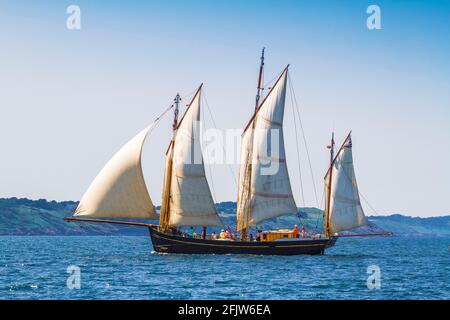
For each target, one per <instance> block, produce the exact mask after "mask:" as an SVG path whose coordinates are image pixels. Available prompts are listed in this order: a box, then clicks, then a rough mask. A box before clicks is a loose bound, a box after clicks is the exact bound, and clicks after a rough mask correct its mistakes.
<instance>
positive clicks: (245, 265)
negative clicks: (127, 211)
mask: <svg viewBox="0 0 450 320" xmlns="http://www.w3.org/2000/svg"><path fill="white" fill-rule="evenodd" d="M0 299H450V238H438V237H436V238H421V237H408V238H406V237H385V238H381V237H380V238H341V239H339V240H338V242H337V244H336V246H335V247H333V248H330V249H328V250H327V251H326V253H325V255H318V256H308V255H300V256H289V257H284V256H256V255H175V254H157V253H155V252H153V249H152V247H151V242H150V239H149V238H148V237H127V236H122V237H114V236H92V237H88V236H84V237H75V236H32V237H27V236H3V237H0Z"/></svg>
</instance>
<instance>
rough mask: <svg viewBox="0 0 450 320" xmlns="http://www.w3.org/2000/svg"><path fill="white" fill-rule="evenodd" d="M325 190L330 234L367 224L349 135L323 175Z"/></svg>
mask: <svg viewBox="0 0 450 320" xmlns="http://www.w3.org/2000/svg"><path fill="white" fill-rule="evenodd" d="M330 174H331V177H330ZM330 180H331V186H330ZM325 192H326V199H329V201H327V207H326V212H328V221H327V222H328V230H329V232H330V233H331V234H334V233H336V232H339V231H343V230H348V229H351V228H355V227H359V226H363V225H366V224H367V218H366V216H365V215H364V211H363V208H362V206H361V202H360V199H359V192H358V186H357V184H356V178H355V170H354V168H353V155H352V143H351V137H350V135H349V136H348V138H347V139H346V141H345V142H344V144H343V146H342V148H341V149H340V151H339V152H338V154H337V156H336V158H335V160H334V161H333V163H332V165H331V167H330V170H328V172H327V174H326V176H325ZM329 193H330V194H329Z"/></svg>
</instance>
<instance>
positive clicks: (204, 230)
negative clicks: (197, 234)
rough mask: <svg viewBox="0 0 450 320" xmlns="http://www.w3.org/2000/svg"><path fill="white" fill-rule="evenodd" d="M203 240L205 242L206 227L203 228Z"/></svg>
mask: <svg viewBox="0 0 450 320" xmlns="http://www.w3.org/2000/svg"><path fill="white" fill-rule="evenodd" d="M201 238H202V239H203V240H205V239H206V227H203V228H202V233H201Z"/></svg>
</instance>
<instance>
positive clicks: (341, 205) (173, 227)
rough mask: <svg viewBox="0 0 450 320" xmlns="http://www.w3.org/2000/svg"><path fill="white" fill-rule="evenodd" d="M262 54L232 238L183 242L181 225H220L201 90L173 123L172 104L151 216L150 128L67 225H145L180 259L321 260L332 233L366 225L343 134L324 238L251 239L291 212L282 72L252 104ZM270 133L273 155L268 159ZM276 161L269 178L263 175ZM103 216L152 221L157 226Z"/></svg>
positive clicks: (107, 170)
mask: <svg viewBox="0 0 450 320" xmlns="http://www.w3.org/2000/svg"><path fill="white" fill-rule="evenodd" d="M263 66H264V51H263V55H262V57H261V66H260V76H259V81H258V94H257V97H256V108H255V110H254V113H253V115H252V117H251V119H250V120H249V122H248V124H247V126H246V127H245V129H244V132H243V134H242V143H241V163H240V170H239V179H238V199H237V214H236V230H237V231H238V232H239V234H240V237H238V238H235V239H220V240H219V239H211V238H210V237H209V236H206V235H205V236H204V237H203V238H196V237H186V236H184V235H182V234H181V233H179V232H177V228H179V227H182V226H202V227H204V228H206V227H207V226H221V225H222V222H221V219H220V217H219V215H218V213H217V211H216V208H215V204H214V201H213V197H212V195H211V191H210V188H209V185H208V181H207V179H206V175H205V168H204V164H203V157H202V151H201V147H200V134H199V133H200V127H199V121H200V108H201V94H202V85H200V87H199V88H198V90H197V92H196V93H195V94H194V97H193V98H192V100H191V101H190V103H189V104H188V105H187V108H186V110H185V112H184V114H183V116H182V117H181V119H180V120H179V119H178V112H179V102H180V96H179V95H178V94H177V96H176V98H175V100H174V104H173V107H174V121H173V126H172V127H173V128H172V129H173V134H172V139H171V141H170V143H169V147H168V149H167V152H166V166H165V172H164V184H163V191H162V203H161V209H160V214H159V215H158V214H157V212H156V210H155V207H154V205H153V202H152V200H151V198H150V195H149V192H148V190H147V187H146V184H145V181H144V176H143V172H142V165H141V154H142V149H143V145H144V142H145V140H146V137H147V136H148V135H149V134H150V132H151V131H152V129H153V127H154V126H155V123H156V122H157V121H156V122H155V123H153V124H152V125H150V126H148V127H147V128H145V129H144V130H142V131H141V132H140V133H139V134H138V135H136V136H135V137H134V138H133V139H132V140H130V141H129V142H128V143H127V144H126V145H125V146H124V147H123V148H122V149H120V150H119V151H118V152H117V153H116V155H115V156H114V157H113V158H112V159H111V160H110V161H109V162H108V163H107V164H106V166H105V167H104V168H103V169H102V170H101V172H100V173H99V174H98V175H97V177H96V178H95V179H94V181H93V182H92V183H91V185H90V187H89V188H88V190H87V191H86V193H85V194H84V195H83V197H82V199H81V201H80V203H79V205H78V207H77V209H76V211H75V213H74V217H72V218H66V220H70V221H87V222H108V223H118V224H129V225H135V226H143V227H147V228H148V230H149V233H150V237H151V239H152V244H153V248H154V250H155V251H156V252H164V253H187V254H205V253H210V254H229V253H237V254H263V255H295V254H323V253H324V251H325V249H326V248H328V247H330V246H333V245H334V244H335V242H336V240H337V235H336V234H335V233H336V232H339V231H342V230H347V229H350V228H353V227H357V226H361V225H364V224H365V223H366V218H365V216H364V212H363V210H362V207H361V204H360V200H359V195H358V189H357V185H356V180H355V174H354V169H353V160H352V151H351V148H352V145H351V138H350V135H349V136H348V137H347V139H346V140H345V142H344V144H343V145H342V147H341V148H340V149H339V150H338V152H337V153H336V155H335V156H334V154H333V153H334V139H332V144H331V146H330V148H331V160H330V166H329V168H328V171H327V174H326V176H325V193H326V199H325V202H326V205H325V212H324V229H323V234H321V235H318V236H311V237H302V236H300V235H299V234H294V233H292V232H291V231H288V230H266V231H264V232H263V233H262V234H263V237H261V238H260V239H259V241H255V240H254V239H252V238H251V237H250V230H251V228H252V227H255V226H256V224H258V223H262V222H263V221H265V220H267V219H270V218H274V217H277V216H281V215H286V214H296V213H297V205H296V203H295V200H294V196H293V193H292V188H291V184H290V180H289V173H288V168H287V163H286V156H285V146H284V138H283V117H284V109H285V100H286V84H287V76H288V69H289V68H288V67H289V66H288V67H286V68H285V69H284V70H283V71H282V73H281V74H280V75H279V77H278V79H277V80H276V82H275V83H274V85H273V86H272V88H271V89H270V91H269V92H268V94H267V96H266V97H265V98H264V99H263V100H262V102H261V103H259V99H260V92H261V74H262V69H263ZM274 132H276V136H277V139H276V140H275V143H277V144H278V146H277V147H278V148H277V149H278V154H276V155H273V154H270V155H268V152H267V151H268V149H270V148H271V147H272V146H271V143H273V136H272V135H274ZM268 162H269V163H270V162H272V163H273V162H275V163H276V168H277V169H276V170H275V171H274V172H269V173H267V172H264V171H266V169H267V168H266V165H267V163H268ZM103 218H131V219H153V220H158V219H159V224H157V225H156V224H149V223H139V222H134V221H133V222H132V221H129V222H128V221H119V220H104V219H103Z"/></svg>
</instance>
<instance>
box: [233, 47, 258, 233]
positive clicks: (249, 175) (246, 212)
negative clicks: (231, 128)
mask: <svg viewBox="0 0 450 320" xmlns="http://www.w3.org/2000/svg"><path fill="white" fill-rule="evenodd" d="M264 50H265V47H263V49H262V52H261V63H260V65H259V75H258V86H257V88H256V99H255V110H254V112H253V116H252V119H253V118H254V117H255V116H256V113H257V112H258V108H259V100H260V98H261V91H262V87H261V86H262V79H263V73H264ZM247 127H248V125H247ZM247 127H246V128H245V129H247ZM254 127H255V122H254V121H253V124H252V129H254ZM244 131H245V130H244ZM248 157H249V158H250V159H249V160H250V161H248V160H247V163H248V164H249V165H248V170H247V172H246V174H245V176H244V179H245V180H247V181H250V180H249V179H251V176H252V157H253V155H252V154H249V155H248ZM238 197H239V195H238ZM245 206H246V207H247V209H246V210H245V217H244V218H245V219H246V220H247V225H248V221H249V219H250V210H251V205H250V204H249V203H248V199H247V200H246V205H245ZM236 225H237V224H236ZM247 229H248V228H247V227H245V228H243V229H242V230H241V240H245V239H246V238H247Z"/></svg>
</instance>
